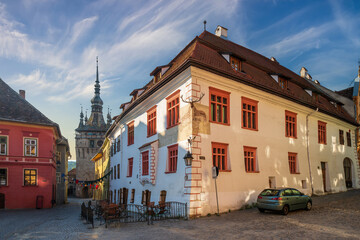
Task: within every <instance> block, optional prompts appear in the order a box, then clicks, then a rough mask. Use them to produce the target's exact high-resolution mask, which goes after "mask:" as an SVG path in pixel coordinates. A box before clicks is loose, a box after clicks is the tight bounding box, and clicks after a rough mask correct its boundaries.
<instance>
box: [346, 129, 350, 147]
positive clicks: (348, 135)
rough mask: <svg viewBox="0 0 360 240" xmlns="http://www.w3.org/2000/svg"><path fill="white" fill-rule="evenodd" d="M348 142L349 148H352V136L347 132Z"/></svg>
mask: <svg viewBox="0 0 360 240" xmlns="http://www.w3.org/2000/svg"><path fill="white" fill-rule="evenodd" d="M346 142H347V145H348V147H351V134H350V132H346Z"/></svg>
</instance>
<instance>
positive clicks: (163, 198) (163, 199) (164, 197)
mask: <svg viewBox="0 0 360 240" xmlns="http://www.w3.org/2000/svg"><path fill="white" fill-rule="evenodd" d="M165 201H166V191H165V190H162V191H161V192H160V202H165Z"/></svg>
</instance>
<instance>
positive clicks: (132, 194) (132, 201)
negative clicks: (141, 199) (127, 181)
mask: <svg viewBox="0 0 360 240" xmlns="http://www.w3.org/2000/svg"><path fill="white" fill-rule="evenodd" d="M134 202H135V189H131V199H130V203H134Z"/></svg>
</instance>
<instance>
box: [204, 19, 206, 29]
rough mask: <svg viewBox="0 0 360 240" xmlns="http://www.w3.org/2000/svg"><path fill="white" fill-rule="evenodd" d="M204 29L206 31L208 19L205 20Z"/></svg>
mask: <svg viewBox="0 0 360 240" xmlns="http://www.w3.org/2000/svg"><path fill="white" fill-rule="evenodd" d="M204 31H206V20H204Z"/></svg>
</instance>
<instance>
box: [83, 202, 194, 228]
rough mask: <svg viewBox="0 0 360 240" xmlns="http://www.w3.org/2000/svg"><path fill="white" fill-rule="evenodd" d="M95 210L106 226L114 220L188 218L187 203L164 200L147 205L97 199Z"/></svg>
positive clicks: (128, 221)
mask: <svg viewBox="0 0 360 240" xmlns="http://www.w3.org/2000/svg"><path fill="white" fill-rule="evenodd" d="M83 204H84V203H83ZM84 205H85V204H84ZM82 207H83V205H82ZM93 211H94V212H95V214H96V215H97V218H96V219H99V220H100V224H101V222H102V221H104V222H105V227H107V225H108V223H110V222H113V221H117V222H122V223H132V222H147V223H148V224H150V223H153V221H160V220H166V219H187V218H188V215H187V204H186V203H181V202H163V203H159V204H158V205H154V204H149V205H147V206H146V205H138V204H120V205H116V204H107V203H106V202H104V201H102V202H100V201H97V202H96V206H95V208H94V209H93ZM82 212H83V210H82ZM88 221H89V220H88ZM92 222H93V221H92Z"/></svg>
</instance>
